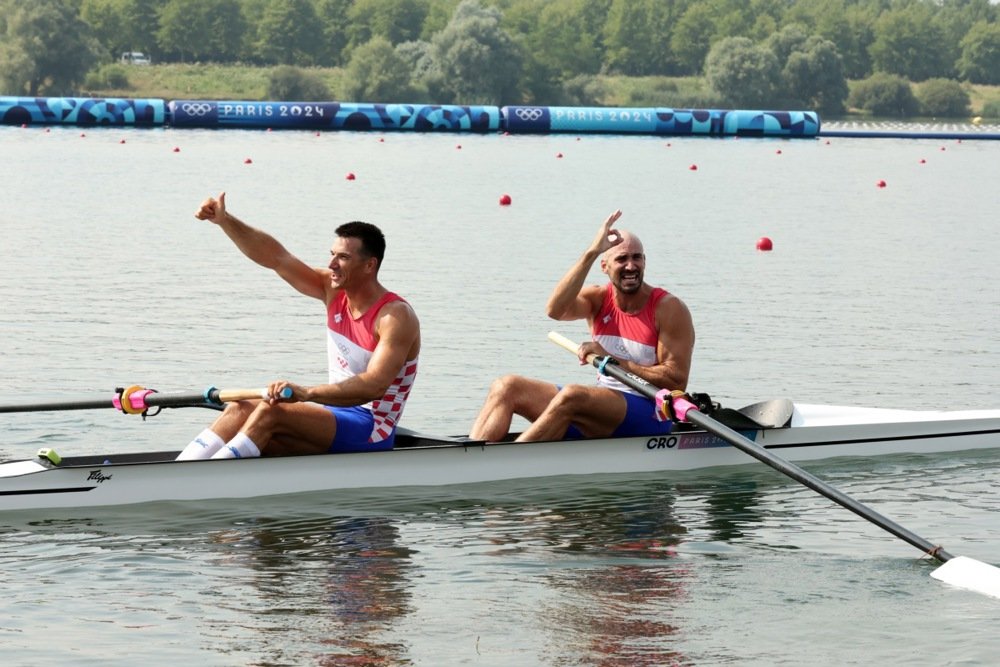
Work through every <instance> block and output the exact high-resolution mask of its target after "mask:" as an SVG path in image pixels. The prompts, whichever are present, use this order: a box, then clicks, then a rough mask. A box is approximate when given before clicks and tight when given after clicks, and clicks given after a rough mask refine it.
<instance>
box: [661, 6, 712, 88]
mask: <svg viewBox="0 0 1000 667" xmlns="http://www.w3.org/2000/svg"><path fill="white" fill-rule="evenodd" d="M716 31H717V27H716V10H715V8H714V6H713V5H712V3H708V2H696V3H694V4H692V5H689V6H688V8H687V9H685V10H684V13H683V14H681V17H680V18H679V19H678V20H677V25H676V26H674V31H673V34H672V35H671V37H670V48H671V50H673V52H674V58H675V59H676V61H677V73H678V74H698V73H700V72H701V71H702V68H703V67H704V66H705V56H707V55H708V50H709V49H710V48H712V43H713V42H714V41H715V36H716Z"/></svg>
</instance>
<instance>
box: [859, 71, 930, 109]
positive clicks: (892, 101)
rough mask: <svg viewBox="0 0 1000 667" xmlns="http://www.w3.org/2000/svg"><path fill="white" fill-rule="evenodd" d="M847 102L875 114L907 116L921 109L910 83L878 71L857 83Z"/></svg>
mask: <svg viewBox="0 0 1000 667" xmlns="http://www.w3.org/2000/svg"><path fill="white" fill-rule="evenodd" d="M847 103H848V105H850V106H852V107H854V108H855V109H862V110H863V111H867V112H868V113H870V114H873V115H875V116H894V117H897V118H905V117H907V116H915V115H916V114H917V113H918V112H919V110H920V104H919V103H918V102H917V98H916V97H915V96H914V95H913V89H912V87H911V86H910V83H909V82H908V81H907V80H906V79H904V78H902V77H900V76H897V75H895V74H886V73H885V72H876V73H875V74H873V75H871V76H870V77H868V78H867V79H865V80H864V81H859V82H858V83H856V84H855V85H854V87H853V88H852V89H851V94H850V95H848V96H847Z"/></svg>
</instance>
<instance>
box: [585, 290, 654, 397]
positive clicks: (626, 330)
mask: <svg viewBox="0 0 1000 667" xmlns="http://www.w3.org/2000/svg"><path fill="white" fill-rule="evenodd" d="M668 294H669V292H667V291H666V290H665V289H661V288H659V287H654V288H653V292H652V294H650V295H649V299H648V300H647V301H646V305H645V306H643V307H642V310H641V311H639V312H638V313H635V314H634V315H631V314H629V313H626V312H624V311H622V310H621V309H619V308H618V304H617V303H615V295H614V287H613V286H612V285H611V283H608V286H607V289H606V290H605V292H604V300H603V301H602V303H601V310H600V311H599V312H598V313H597V316H596V317H595V318H594V321H593V323H592V324H591V327H590V333H591V336H592V337H593V339H594V340H595V341H596V342H598V343H600V344H601V346H602V347H603V348H604V349H605V350H607V351H608V352H609V353H610V354H611V356H613V357H617V358H618V359H625V360H628V361H631V362H632V363H636V364H639V365H641V366H652V365H654V364H655V363H656V361H657V359H656V344H657V342H658V340H659V331H658V330H657V328H656V304H658V303H659V302H660V300H661V299H662V298H663V297H665V296H667V295H668ZM597 384H599V385H601V386H604V387H608V388H610V389H617V390H618V391H627V392H631V393H633V394H635V393H637V392H636V391H635V390H633V389H630V388H629V387H628V386H627V385H625V384H622V383H621V382H619V381H618V380H616V379H614V378H612V377H608V376H607V375H598V376H597Z"/></svg>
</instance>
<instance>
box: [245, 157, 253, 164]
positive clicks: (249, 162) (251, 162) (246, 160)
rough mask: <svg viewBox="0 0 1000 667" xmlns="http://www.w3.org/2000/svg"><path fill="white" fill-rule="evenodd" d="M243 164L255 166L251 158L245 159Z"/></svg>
mask: <svg viewBox="0 0 1000 667" xmlns="http://www.w3.org/2000/svg"><path fill="white" fill-rule="evenodd" d="M243 164H253V160H251V159H250V158H245V159H244V160H243Z"/></svg>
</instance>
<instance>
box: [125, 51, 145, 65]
mask: <svg viewBox="0 0 1000 667" xmlns="http://www.w3.org/2000/svg"><path fill="white" fill-rule="evenodd" d="M121 61H122V63H124V64H126V65H149V64H150V62H151V61H150V59H149V57H148V56H147V55H146V54H145V53H143V52H142V51H125V52H124V53H122V58H121Z"/></svg>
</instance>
